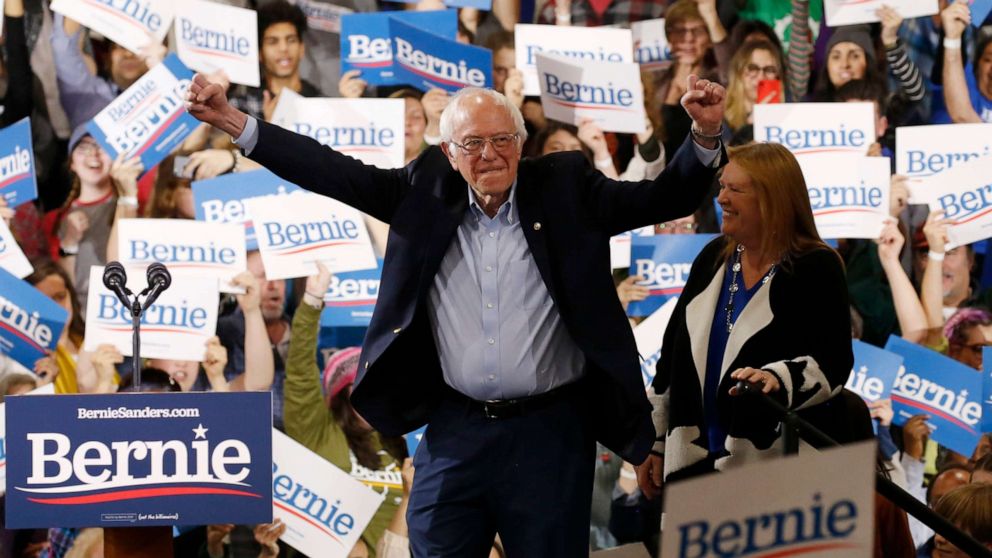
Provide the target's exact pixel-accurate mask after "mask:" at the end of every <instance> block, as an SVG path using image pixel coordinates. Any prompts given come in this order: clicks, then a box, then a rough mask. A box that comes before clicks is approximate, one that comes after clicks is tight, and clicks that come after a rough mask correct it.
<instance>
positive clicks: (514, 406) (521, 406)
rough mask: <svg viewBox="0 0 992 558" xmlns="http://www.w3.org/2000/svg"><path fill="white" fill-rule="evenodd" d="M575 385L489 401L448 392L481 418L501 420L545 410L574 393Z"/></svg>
mask: <svg viewBox="0 0 992 558" xmlns="http://www.w3.org/2000/svg"><path fill="white" fill-rule="evenodd" d="M577 383H578V382H576V383H572V384H568V385H566V386H562V387H559V388H555V389H553V390H551V391H546V392H544V393H539V394H537V395H531V396H529V397H518V398H516V399H490V400H487V401H477V400H475V399H472V398H470V397H468V396H466V395H463V394H462V393H459V392H457V391H455V390H453V389H452V390H449V391H450V395H451V398H452V399H454V400H455V401H457V402H459V403H462V404H467V405H468V408H469V410H471V411H473V412H479V413H481V414H482V416H484V417H486V418H487V419H490V420H502V419H507V418H512V417H519V416H523V415H526V414H528V413H533V412H535V411H538V410H540V409H544V408H547V407H549V406H550V405H553V404H554V403H557V402H558V401H561V400H562V399H563V398H565V397H567V396H568V395H570V394H571V393H573V392H575V391H576V389H575V388H576V384H577Z"/></svg>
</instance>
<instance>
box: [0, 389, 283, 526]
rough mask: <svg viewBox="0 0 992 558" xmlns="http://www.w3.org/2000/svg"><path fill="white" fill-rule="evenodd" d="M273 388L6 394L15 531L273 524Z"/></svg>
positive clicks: (9, 484) (9, 483)
mask: <svg viewBox="0 0 992 558" xmlns="http://www.w3.org/2000/svg"><path fill="white" fill-rule="evenodd" d="M271 408H272V394H271V393H269V392H242V393H209V392H204V393H126V394H125V393H118V394H110V395H53V396H42V395H33V396H30V397H11V398H8V399H7V415H6V417H7V456H8V458H7V527H8V528H13V529H26V528H39V527H52V526H55V527H144V526H151V525H176V524H179V525H205V524H212V523H237V524H256V523H268V522H270V521H272V413H271Z"/></svg>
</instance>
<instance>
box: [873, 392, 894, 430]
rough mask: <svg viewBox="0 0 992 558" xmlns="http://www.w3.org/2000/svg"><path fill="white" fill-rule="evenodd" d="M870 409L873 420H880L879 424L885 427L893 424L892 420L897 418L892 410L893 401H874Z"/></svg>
mask: <svg viewBox="0 0 992 558" xmlns="http://www.w3.org/2000/svg"><path fill="white" fill-rule="evenodd" d="M868 409H869V410H870V411H871V418H873V419H878V424H879V425H880V426H883V427H888V426H889V425H890V424H892V419H893V417H895V416H896V414H895V412H894V411H893V410H892V400H891V399H879V400H878V401H872V402H871V403H869V404H868Z"/></svg>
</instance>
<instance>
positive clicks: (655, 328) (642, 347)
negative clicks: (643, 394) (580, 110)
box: [634, 297, 679, 387]
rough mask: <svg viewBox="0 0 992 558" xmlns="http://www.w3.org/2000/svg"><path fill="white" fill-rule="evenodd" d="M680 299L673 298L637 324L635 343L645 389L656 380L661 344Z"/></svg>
mask: <svg viewBox="0 0 992 558" xmlns="http://www.w3.org/2000/svg"><path fill="white" fill-rule="evenodd" d="M678 301H679V298H678V297H672V298H670V299H668V301H667V302H665V303H664V304H662V305H661V308H659V309H657V310H655V311H654V314H651V315H650V316H648V317H647V318H645V319H644V321H643V322H641V323H639V324H637V327H635V328H634V342H636V343H637V354H638V355H640V357H641V376H643V378H644V385H645V387H646V386H648V385H649V384H650V383H651V380H653V379H654V371H655V366H656V365H657V364H658V359H659V358H661V342H662V338H664V336H665V330H666V329H668V322H669V321H670V320H671V319H672V312H674V311H675V305H676V304H677V303H678Z"/></svg>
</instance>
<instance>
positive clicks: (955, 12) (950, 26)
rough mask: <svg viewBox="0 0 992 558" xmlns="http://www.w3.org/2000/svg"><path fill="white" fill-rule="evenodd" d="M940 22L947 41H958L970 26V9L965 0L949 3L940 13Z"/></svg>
mask: <svg viewBox="0 0 992 558" xmlns="http://www.w3.org/2000/svg"><path fill="white" fill-rule="evenodd" d="M940 22H941V26H942V27H943V29H944V37H945V38H947V39H960V38H961V36H962V35H964V31H965V29H967V28H968V26H969V25H971V9H970V8H969V7H968V1H967V0H957V1H955V2H953V3H949V4H948V5H947V7H946V8H944V10H943V11H941V12H940Z"/></svg>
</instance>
